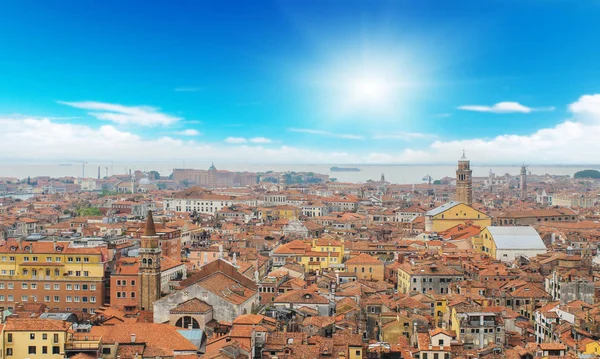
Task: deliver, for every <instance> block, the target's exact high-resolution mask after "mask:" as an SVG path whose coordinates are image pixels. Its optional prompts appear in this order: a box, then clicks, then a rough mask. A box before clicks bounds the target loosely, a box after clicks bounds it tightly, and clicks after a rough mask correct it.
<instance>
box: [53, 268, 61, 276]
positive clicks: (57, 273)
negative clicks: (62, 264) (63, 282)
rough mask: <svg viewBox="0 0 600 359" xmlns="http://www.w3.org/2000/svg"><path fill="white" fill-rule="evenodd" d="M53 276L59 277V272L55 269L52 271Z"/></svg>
mask: <svg viewBox="0 0 600 359" xmlns="http://www.w3.org/2000/svg"><path fill="white" fill-rule="evenodd" d="M54 275H55V276H57V277H58V276H59V275H60V270H59V269H55V270H54Z"/></svg>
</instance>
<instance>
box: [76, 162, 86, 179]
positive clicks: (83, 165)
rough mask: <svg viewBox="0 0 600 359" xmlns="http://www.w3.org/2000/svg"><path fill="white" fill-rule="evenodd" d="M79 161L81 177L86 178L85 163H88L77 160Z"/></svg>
mask: <svg viewBox="0 0 600 359" xmlns="http://www.w3.org/2000/svg"><path fill="white" fill-rule="evenodd" d="M75 162H77V163H81V178H85V165H86V164H87V162H86V161H75Z"/></svg>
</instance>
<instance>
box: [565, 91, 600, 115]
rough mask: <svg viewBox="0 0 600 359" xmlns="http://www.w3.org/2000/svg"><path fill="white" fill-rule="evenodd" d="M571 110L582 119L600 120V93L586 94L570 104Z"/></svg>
mask: <svg viewBox="0 0 600 359" xmlns="http://www.w3.org/2000/svg"><path fill="white" fill-rule="evenodd" d="M569 111H571V112H573V113H574V114H576V115H577V116H578V117H579V119H580V120H591V121H600V94H595V95H584V96H581V97H580V98H579V100H578V101H577V102H574V103H572V104H570V105H569Z"/></svg>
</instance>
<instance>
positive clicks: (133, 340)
mask: <svg viewBox="0 0 600 359" xmlns="http://www.w3.org/2000/svg"><path fill="white" fill-rule="evenodd" d="M131 342H132V343H135V334H131Z"/></svg>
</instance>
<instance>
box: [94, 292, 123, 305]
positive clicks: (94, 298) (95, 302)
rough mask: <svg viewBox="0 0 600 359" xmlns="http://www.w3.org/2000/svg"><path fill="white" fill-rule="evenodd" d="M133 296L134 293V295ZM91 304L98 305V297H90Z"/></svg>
mask: <svg viewBox="0 0 600 359" xmlns="http://www.w3.org/2000/svg"><path fill="white" fill-rule="evenodd" d="M132 294H133V293H132ZM90 302H91V303H96V297H90Z"/></svg>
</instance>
